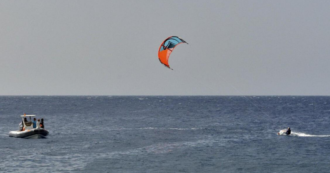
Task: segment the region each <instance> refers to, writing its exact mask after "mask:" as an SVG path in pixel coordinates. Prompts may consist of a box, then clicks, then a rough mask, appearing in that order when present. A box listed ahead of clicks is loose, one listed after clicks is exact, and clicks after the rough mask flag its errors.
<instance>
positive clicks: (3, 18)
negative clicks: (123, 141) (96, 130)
mask: <svg viewBox="0 0 330 173" xmlns="http://www.w3.org/2000/svg"><path fill="white" fill-rule="evenodd" d="M329 7H330V1H326V0H324V1H323V0H318V1H301V0H292V1H287V0H277V1H274V0H262V1H260V0H258V1H254V0H240V1H237V0H230V1H228V0H224V1H222V0H203V1H202V0H180V1H177V0H166V1H155V0H139V1H136V0H122V1H115V0H95V1H91V0H70V1H67V0H49V1H44V0H26V1H11V0H4V1H0V25H1V27H0V95H330V80H329V79H330V77H329V74H330V68H329V65H330V48H329V45H330V32H329V31H330V20H329V18H330V10H329ZM169 36H179V37H181V38H182V39H184V40H185V41H187V42H188V43H189V44H180V45H179V46H177V47H176V48H175V50H174V51H173V53H172V54H171V56H170V59H169V64H170V66H171V68H173V69H174V70H170V69H168V68H166V67H165V66H164V65H162V64H160V62H159V60H158V48H159V46H160V44H161V42H162V41H163V40H164V39H166V38H167V37H169Z"/></svg>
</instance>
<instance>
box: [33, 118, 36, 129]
mask: <svg viewBox="0 0 330 173" xmlns="http://www.w3.org/2000/svg"><path fill="white" fill-rule="evenodd" d="M32 123H33V128H37V122H36V118H33V122H32Z"/></svg>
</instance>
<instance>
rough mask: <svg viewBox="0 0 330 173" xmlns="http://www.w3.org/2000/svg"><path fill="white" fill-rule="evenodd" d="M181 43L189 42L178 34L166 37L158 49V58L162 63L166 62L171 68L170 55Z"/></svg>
mask: <svg viewBox="0 0 330 173" xmlns="http://www.w3.org/2000/svg"><path fill="white" fill-rule="evenodd" d="M181 43H187V42H186V41H184V40H183V39H181V38H179V37H177V36H171V37H168V38H167V39H165V40H164V41H163V43H162V44H161V45H160V47H159V50H158V58H159V61H160V63H162V64H164V65H165V66H166V67H168V68H169V69H171V68H170V65H169V64H168V58H169V57H170V55H171V53H172V51H173V50H174V48H175V47H176V46H177V45H179V44H181ZM187 44H188V43H187ZM172 70H173V69H172Z"/></svg>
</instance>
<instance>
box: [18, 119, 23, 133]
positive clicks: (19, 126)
mask: <svg viewBox="0 0 330 173" xmlns="http://www.w3.org/2000/svg"><path fill="white" fill-rule="evenodd" d="M18 129H19V131H23V121H21V122H20V123H19V125H18Z"/></svg>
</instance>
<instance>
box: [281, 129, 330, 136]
mask: <svg viewBox="0 0 330 173" xmlns="http://www.w3.org/2000/svg"><path fill="white" fill-rule="evenodd" d="M285 132H286V129H284V130H280V131H279V132H278V133H277V135H281V136H297V137H319V138H326V137H330V135H311V134H307V133H302V132H293V131H291V134H290V135H287V134H286V133H285Z"/></svg>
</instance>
